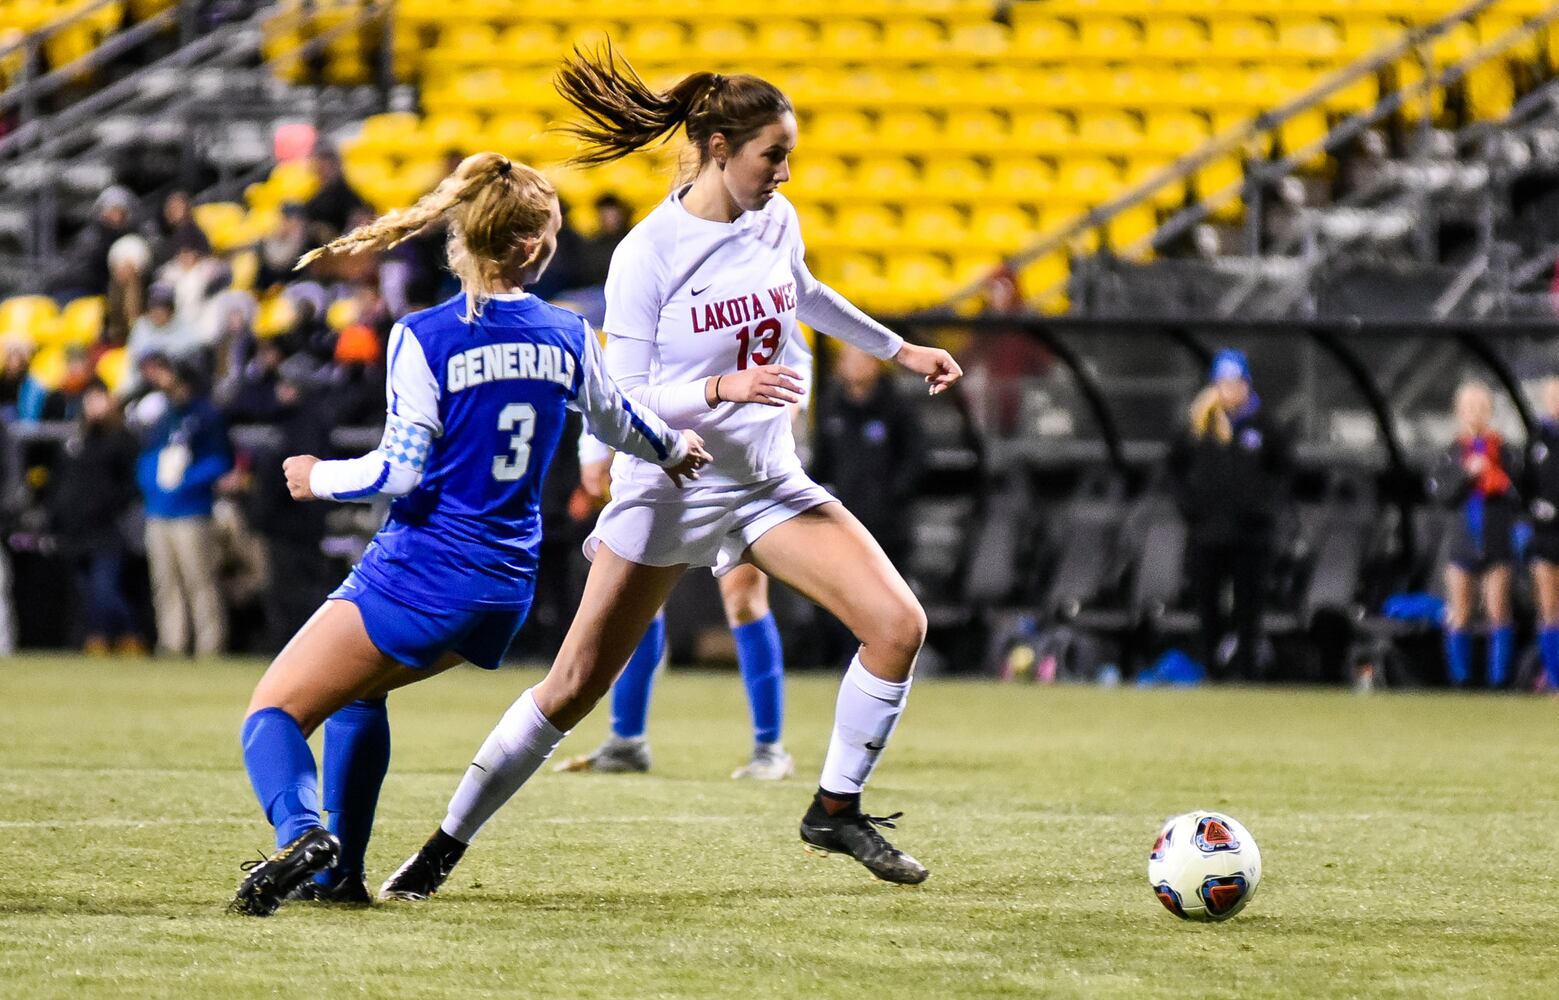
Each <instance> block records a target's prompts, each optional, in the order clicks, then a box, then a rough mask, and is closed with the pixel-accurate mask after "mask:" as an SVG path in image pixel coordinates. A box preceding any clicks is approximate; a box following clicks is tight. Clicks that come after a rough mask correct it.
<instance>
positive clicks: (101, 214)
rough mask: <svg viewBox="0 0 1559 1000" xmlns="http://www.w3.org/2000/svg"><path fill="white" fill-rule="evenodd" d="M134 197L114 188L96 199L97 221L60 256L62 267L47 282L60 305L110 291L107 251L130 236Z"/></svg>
mask: <svg viewBox="0 0 1559 1000" xmlns="http://www.w3.org/2000/svg"><path fill="white" fill-rule="evenodd" d="M134 211H135V196H134V195H132V194H131V193H130V192H129V190H128V189H127V188H123V187H120V186H119V185H117V184H116V185H114V186H113V187H110V188H108V189H107V190H105V191H104V192H103V193H102V194H100V195H98V196H97V201H96V202H94V203H93V206H92V214H93V216H94V218H93V219H92V221H91V222H89V223H87V225H86V226H84V227H83V228H82V230H81V232H79V233H77V234H76V238H75V239H74V240H72V241H71V243H70V246H69V247H67V248H66V249H65V252H64V253H63V254H62V255H61V260H60V264H59V267H58V268H57V269H56V271H55V272H54V275H53V276H52V277H51V278H50V280H49V282H48V289H49V294H51V295H53V296H54V298H55V300H56V301H58V302H60V303H61V304H63V303H66V302H69V301H70V300H71V299H78V298H81V297H82V296H84V295H102V294H103V293H104V292H105V291H107V289H108V248H109V247H111V246H113V245H114V242H115V241H116V240H118V239H119V237H121V236H124V235H125V234H126V233H128V232H130V215H131V213H132V212H134Z"/></svg>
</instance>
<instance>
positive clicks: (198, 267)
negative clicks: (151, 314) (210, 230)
mask: <svg viewBox="0 0 1559 1000" xmlns="http://www.w3.org/2000/svg"><path fill="white" fill-rule="evenodd" d="M227 277H228V272H227V265H226V264H224V263H222V262H221V261H220V260H217V259H216V258H215V257H213V256H211V242H210V241H209V240H207V239H206V234H205V233H203V232H201V231H200V229H199V228H198V227H194V226H191V227H190V228H189V229H184V230H180V231H179V232H178V233H177V234H176V235H175V237H174V243H173V258H172V259H171V260H169V261H168V262H167V263H166V264H164V265H163V266H162V267H161V268H159V269H158V270H157V281H158V282H159V283H163V284H167V285H169V286H170V287H171V288H172V289H173V307H174V311H175V312H176V313H178V316H179V319H180V320H181V321H182V322H183V323H184V324H185V325H186V326H188V327H190V328H191V329H194V330H196V331H197V332H199V330H200V326H201V324H202V322H204V320H205V311H206V305H207V303H209V302H210V301H211V297H212V296H213V295H214V294H216V292H217V290H218V289H220V288H221V286H222V285H224V284H226V283H227Z"/></svg>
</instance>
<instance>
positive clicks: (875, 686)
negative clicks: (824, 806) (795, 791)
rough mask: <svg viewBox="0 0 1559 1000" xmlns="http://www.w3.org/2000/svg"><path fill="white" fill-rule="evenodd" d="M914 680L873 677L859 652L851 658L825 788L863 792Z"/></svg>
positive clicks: (825, 761) (836, 715)
mask: <svg viewBox="0 0 1559 1000" xmlns="http://www.w3.org/2000/svg"><path fill="white" fill-rule="evenodd" d="M909 685H910V682H909V681H902V682H900V683H894V682H893V681H885V680H883V679H882V678H880V677H877V676H874V675H873V674H872V673H871V672H870V671H869V670H867V669H866V667H865V665H864V664H862V663H861V658H860V656H859V655H857V656H856V657H855V658H854V659H852V660H851V661H850V669H849V670H846V671H845V674H844V681H843V683H841V684H840V685H839V701H838V702H837V703H836V704H835V706H834V735H833V737H832V738H830V739H829V741H828V756H827V757H826V758H824V759H823V777H822V780H820V781H819V782H818V784H819V785H821V786H822V788H823V790H824V791H827V792H839V793H840V794H859V793H860V791H861V789H862V787H864V786H865V784H866V781H867V779H868V778H870V777H871V776H872V771H873V770H875V769H876V767H877V758H878V757H879V756H881V755H882V750H883V748H884V747H886V746H887V745H888V738H889V737H890V736H892V735H893V729H894V727H895V726H897V725H898V724H899V715H900V714H901V713H902V712H903V711H904V702H905V701H906V700H907V699H908V698H909Z"/></svg>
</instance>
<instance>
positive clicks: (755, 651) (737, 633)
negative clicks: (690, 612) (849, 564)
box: [719, 564, 794, 780]
mask: <svg viewBox="0 0 1559 1000" xmlns="http://www.w3.org/2000/svg"><path fill="white" fill-rule="evenodd" d="M719 583H720V601H721V603H722V604H723V605H724V606H725V620H726V623H727V624H728V625H730V626H731V636H732V638H734V639H735V640H736V662H737V666H738V667H740V669H741V672H742V684H743V686H745V687H746V689H747V707H748V708H749V709H750V710H751V712H752V741H753V755H752V760H751V761H749V762H748V763H747V764H746V765H745V766H743V767H740V768H737V770H736V772H735V773H734V774H733V775H731V776H732V777H733V778H760V779H769V780H775V779H780V778H786V777H789V776H790V774H791V772H792V771H793V769H794V765H792V763H791V761H790V755H789V754H787V753H786V752H785V750H784V747H782V746H781V745H780V734H781V728H782V726H783V722H784V713H785V652H784V646H783V645H782V644H781V642H780V634H779V626H778V625H777V624H775V621H774V615H773V613H772V612H771V611H770V610H769V578H768V577H767V576H765V575H764V574H763V571H762V570H760V569H758V568H757V567H756V566H752V565H749V564H743V565H740V566H737V567H736V568H735V569H732V570H731V571H730V572H729V573H727V574H725V575H724V576H722V577H720V578H719Z"/></svg>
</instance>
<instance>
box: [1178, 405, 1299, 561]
mask: <svg viewBox="0 0 1559 1000" xmlns="http://www.w3.org/2000/svg"><path fill="white" fill-rule="evenodd" d="M1229 422H1230V437H1229V439H1228V440H1227V441H1225V440H1222V439H1221V438H1220V436H1219V435H1217V434H1214V433H1209V434H1197V433H1195V431H1194V430H1188V431H1187V432H1186V433H1184V434H1182V435H1181V436H1180V438H1179V439H1178V440H1177V441H1176V442H1175V444H1174V446H1173V447H1172V449H1171V450H1170V455H1169V472H1170V476H1171V479H1172V482H1173V484H1174V489H1175V500H1176V502H1177V504H1178V505H1179V507H1180V512H1181V514H1182V515H1184V517H1185V519H1186V525H1187V527H1188V528H1189V529H1190V536H1191V539H1192V541H1205V542H1219V543H1223V542H1237V541H1240V540H1243V539H1247V538H1250V537H1252V536H1258V537H1261V538H1267V537H1269V536H1270V535H1271V533H1272V528H1273V525H1274V524H1275V523H1276V519H1277V513H1278V508H1279V506H1280V505H1281V503H1282V501H1283V496H1284V486H1285V482H1286V480H1287V478H1288V475H1289V472H1290V470H1291V468H1292V466H1293V458H1292V453H1291V449H1290V445H1289V441H1288V436H1287V435H1286V434H1284V433H1283V431H1282V429H1281V428H1279V427H1278V426H1277V425H1276V423H1274V422H1273V421H1272V420H1271V419H1269V418H1268V417H1267V415H1266V413H1264V412H1263V411H1262V410H1261V409H1259V408H1257V409H1256V410H1255V411H1254V412H1249V413H1245V414H1241V415H1237V416H1234V417H1231V418H1230V421H1229Z"/></svg>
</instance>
